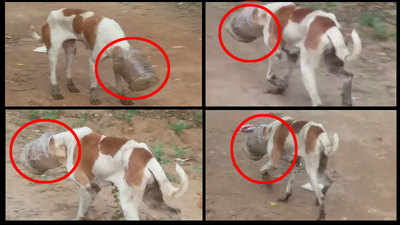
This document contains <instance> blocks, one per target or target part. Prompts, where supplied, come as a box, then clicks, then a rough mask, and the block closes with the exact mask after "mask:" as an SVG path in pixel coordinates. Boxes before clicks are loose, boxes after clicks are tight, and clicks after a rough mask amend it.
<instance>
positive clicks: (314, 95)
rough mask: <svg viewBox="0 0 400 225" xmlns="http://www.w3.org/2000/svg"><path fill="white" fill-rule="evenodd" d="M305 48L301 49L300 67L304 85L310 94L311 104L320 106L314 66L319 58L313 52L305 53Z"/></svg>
mask: <svg viewBox="0 0 400 225" xmlns="http://www.w3.org/2000/svg"><path fill="white" fill-rule="evenodd" d="M306 51H307V50H302V51H301V53H300V54H301V56H300V67H301V74H302V78H303V83H304V86H305V88H306V90H307V92H308V94H309V95H310V98H311V101H312V104H313V106H320V105H321V104H322V103H321V98H320V97H319V94H318V89H317V83H316V80H315V72H314V71H315V68H316V65H317V64H318V63H319V58H318V57H316V56H315V55H313V54H307V53H306Z"/></svg>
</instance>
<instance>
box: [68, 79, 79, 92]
mask: <svg viewBox="0 0 400 225" xmlns="http://www.w3.org/2000/svg"><path fill="white" fill-rule="evenodd" d="M67 88H68V90H69V92H71V93H79V92H80V91H79V89H78V88H77V87H76V86H75V84H74V83H73V82H72V80H68V82H67Z"/></svg>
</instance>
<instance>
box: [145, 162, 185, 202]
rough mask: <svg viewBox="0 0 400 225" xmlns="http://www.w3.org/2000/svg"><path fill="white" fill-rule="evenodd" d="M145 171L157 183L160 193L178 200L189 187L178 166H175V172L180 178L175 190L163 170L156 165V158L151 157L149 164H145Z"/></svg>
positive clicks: (183, 172)
mask: <svg viewBox="0 0 400 225" xmlns="http://www.w3.org/2000/svg"><path fill="white" fill-rule="evenodd" d="M147 169H149V170H150V171H151V173H152V174H153V176H154V178H155V179H156V180H157V182H158V183H159V185H160V188H161V192H162V193H163V194H165V195H168V196H172V197H175V198H178V197H180V196H182V195H183V194H184V193H185V192H186V191H187V189H188V186H189V180H188V177H187V175H186V173H185V171H184V170H183V169H182V167H180V166H179V165H178V164H176V166H175V170H176V172H177V173H178V175H179V178H180V187H179V188H176V187H174V186H173V185H172V184H171V182H170V181H169V180H168V178H167V176H166V175H165V173H164V170H163V168H162V167H161V165H160V163H158V161H157V159H156V158H154V157H153V158H152V159H150V161H149V163H148V164H147Z"/></svg>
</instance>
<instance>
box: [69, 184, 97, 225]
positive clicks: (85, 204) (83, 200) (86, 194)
mask: <svg viewBox="0 0 400 225" xmlns="http://www.w3.org/2000/svg"><path fill="white" fill-rule="evenodd" d="M99 191H100V188H99V187H98V186H97V185H94V186H93V185H92V186H91V187H90V188H86V187H84V186H82V185H80V188H79V208H78V213H77V215H76V218H75V220H82V219H84V218H85V217H86V215H87V212H88V210H89V207H90V205H91V204H92V202H93V200H94V199H95V197H96V195H97V193H98V192H99Z"/></svg>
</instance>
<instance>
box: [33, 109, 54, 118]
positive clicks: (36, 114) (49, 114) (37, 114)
mask: <svg viewBox="0 0 400 225" xmlns="http://www.w3.org/2000/svg"><path fill="white" fill-rule="evenodd" d="M58 113H59V110H36V109H35V110H31V111H29V112H28V114H27V117H28V118H29V119H31V120H35V119H53V120H54V119H57V118H58Z"/></svg>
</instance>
